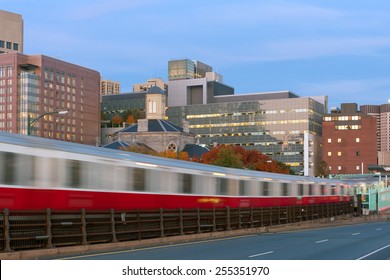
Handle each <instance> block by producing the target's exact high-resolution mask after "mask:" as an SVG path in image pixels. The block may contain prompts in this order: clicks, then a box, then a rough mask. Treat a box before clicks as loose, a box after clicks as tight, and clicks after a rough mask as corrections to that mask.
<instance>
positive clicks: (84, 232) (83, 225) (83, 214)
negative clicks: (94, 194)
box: [81, 208, 88, 245]
mask: <svg viewBox="0 0 390 280" xmlns="http://www.w3.org/2000/svg"><path fill="white" fill-rule="evenodd" d="M81 234H82V236H83V241H82V242H81V245H87V244H88V242H87V219H86V212H85V209H84V208H83V209H81Z"/></svg>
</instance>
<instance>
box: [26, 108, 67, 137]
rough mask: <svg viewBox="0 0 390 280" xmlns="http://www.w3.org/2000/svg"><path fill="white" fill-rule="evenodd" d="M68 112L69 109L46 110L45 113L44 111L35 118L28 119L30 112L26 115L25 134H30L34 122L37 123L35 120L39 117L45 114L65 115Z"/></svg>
mask: <svg viewBox="0 0 390 280" xmlns="http://www.w3.org/2000/svg"><path fill="white" fill-rule="evenodd" d="M67 113H69V111H54V112H47V113H44V114H42V115H40V116H38V117H36V118H35V119H33V120H30V118H31V117H30V114H28V115H27V135H31V128H32V126H33V125H34V124H36V123H37V121H38V120H39V119H40V118H43V117H44V116H47V115H65V114H67Z"/></svg>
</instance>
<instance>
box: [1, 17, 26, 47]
mask: <svg viewBox="0 0 390 280" xmlns="http://www.w3.org/2000/svg"><path fill="white" fill-rule="evenodd" d="M10 52H19V53H23V17H22V16H21V15H18V14H14V13H10V12H6V11H2V10H0V54H2V53H10Z"/></svg>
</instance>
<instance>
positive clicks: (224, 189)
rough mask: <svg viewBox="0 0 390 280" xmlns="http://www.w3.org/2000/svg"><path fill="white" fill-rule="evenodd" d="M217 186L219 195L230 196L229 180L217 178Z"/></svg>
mask: <svg viewBox="0 0 390 280" xmlns="http://www.w3.org/2000/svg"><path fill="white" fill-rule="evenodd" d="M215 179H216V181H217V182H216V183H217V184H216V185H217V194H219V195H228V194H229V185H228V184H229V180H228V179H226V178H215Z"/></svg>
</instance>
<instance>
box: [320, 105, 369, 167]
mask: <svg viewBox="0 0 390 280" xmlns="http://www.w3.org/2000/svg"><path fill="white" fill-rule="evenodd" d="M376 135H377V125H376V118H375V117H372V116H369V115H367V114H365V113H362V112H360V111H358V109H357V104H356V103H345V104H341V109H333V110H332V111H331V113H330V114H325V115H324V117H323V123H322V137H323V140H322V142H323V143H322V158H323V160H324V161H325V162H326V163H327V165H328V168H329V172H330V174H362V173H368V165H375V164H377V136H376Z"/></svg>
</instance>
